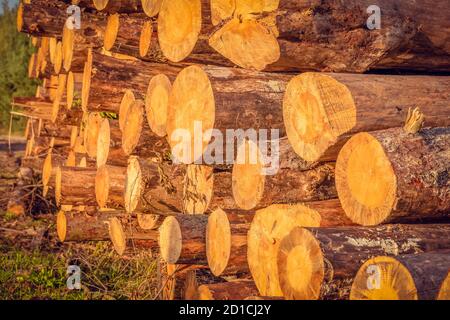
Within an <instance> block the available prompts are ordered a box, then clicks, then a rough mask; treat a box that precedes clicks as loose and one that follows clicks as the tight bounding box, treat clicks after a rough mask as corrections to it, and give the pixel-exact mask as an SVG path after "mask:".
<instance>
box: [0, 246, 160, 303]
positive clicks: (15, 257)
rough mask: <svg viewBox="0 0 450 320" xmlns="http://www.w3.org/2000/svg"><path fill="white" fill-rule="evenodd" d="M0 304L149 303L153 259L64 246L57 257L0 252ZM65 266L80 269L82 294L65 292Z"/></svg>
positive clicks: (107, 248)
mask: <svg viewBox="0 0 450 320" xmlns="http://www.w3.org/2000/svg"><path fill="white" fill-rule="evenodd" d="M0 251H1V252H0V253H1V255H0V299H2V300H5V299H8V300H9V299H20V300H23V299H24V300H28V299H63V300H74V299H76V300H80V299H81V300H85V299H153V298H155V296H156V295H157V291H158V290H157V277H156V274H157V272H156V267H157V264H156V259H154V258H153V257H152V256H151V255H150V254H149V253H145V252H140V253H136V255H134V256H133V257H132V258H129V259H121V258H119V257H118V256H117V254H116V253H115V252H114V251H113V250H112V249H111V246H110V244H109V243H105V242H98V243H89V244H85V245H82V246H81V245H76V246H68V248H64V247H63V248H60V249H59V250H58V251H56V252H47V251H39V250H34V251H28V250H24V249H17V248H11V247H9V246H8V247H5V246H3V247H2V248H0ZM68 265H77V266H79V267H80V268H81V271H82V277H81V284H82V289H81V290H69V289H67V285H66V281H67V276H66V271H67V266H68Z"/></svg>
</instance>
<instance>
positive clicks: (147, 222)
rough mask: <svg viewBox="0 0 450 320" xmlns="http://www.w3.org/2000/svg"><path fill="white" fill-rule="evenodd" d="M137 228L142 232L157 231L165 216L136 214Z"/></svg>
mask: <svg viewBox="0 0 450 320" xmlns="http://www.w3.org/2000/svg"><path fill="white" fill-rule="evenodd" d="M136 216H137V221H138V224H139V227H140V228H141V229H144V230H156V229H158V228H159V227H160V226H161V225H162V223H163V222H164V219H165V218H166V217H167V215H161V214H151V213H140V212H136Z"/></svg>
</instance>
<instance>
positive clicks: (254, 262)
mask: <svg viewBox="0 0 450 320" xmlns="http://www.w3.org/2000/svg"><path fill="white" fill-rule="evenodd" d="M320 223H321V217H320V215H319V214H317V213H315V212H314V211H311V210H309V211H304V210H299V209H297V208H296V207H295V206H290V205H272V206H270V207H268V208H266V209H262V210H258V211H256V214H255V217H254V218H253V220H252V223H251V225H250V230H249V232H248V236H247V242H248V244H247V246H248V247H247V261H248V265H249V268H250V272H251V274H252V277H253V280H254V281H255V284H256V286H257V287H258V289H259V292H260V294H261V295H263V296H282V295H283V293H282V291H281V288H280V283H279V280H278V279H279V276H278V271H277V270H278V267H277V263H276V257H277V254H278V248H279V246H280V241H281V240H282V239H283V238H284V237H285V236H286V235H287V234H289V232H290V231H291V230H292V229H293V228H295V227H296V226H308V227H319V226H320Z"/></svg>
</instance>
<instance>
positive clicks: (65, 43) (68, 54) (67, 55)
mask: <svg viewBox="0 0 450 320" xmlns="http://www.w3.org/2000/svg"><path fill="white" fill-rule="evenodd" d="M74 37H75V31H74V29H70V28H67V26H66V25H64V29H63V35H62V57H63V67H64V70H65V71H66V72H68V71H70V68H71V67H72V59H73V47H74V41H75V40H74Z"/></svg>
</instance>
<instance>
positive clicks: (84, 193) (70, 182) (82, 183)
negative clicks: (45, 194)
mask: <svg viewBox="0 0 450 320" xmlns="http://www.w3.org/2000/svg"><path fill="white" fill-rule="evenodd" d="M96 171H97V170H96V169H95V168H83V167H65V166H61V167H58V168H57V171H56V186H55V197H56V203H57V204H58V205H72V206H96V205H97V201H96V199H95V175H96Z"/></svg>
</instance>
